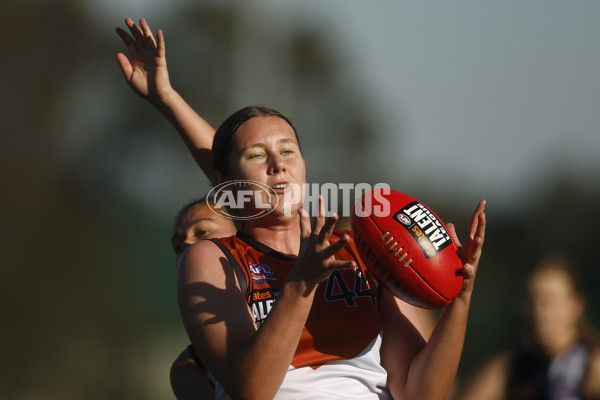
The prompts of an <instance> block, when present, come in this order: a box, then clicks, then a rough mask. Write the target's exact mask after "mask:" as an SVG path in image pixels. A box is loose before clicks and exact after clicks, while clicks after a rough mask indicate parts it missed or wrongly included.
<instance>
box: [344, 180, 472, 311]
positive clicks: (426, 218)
mask: <svg viewBox="0 0 600 400" xmlns="http://www.w3.org/2000/svg"><path fill="white" fill-rule="evenodd" d="M352 231H353V234H354V242H355V244H356V247H357V248H358V250H359V252H360V255H361V258H362V261H363V262H364V264H365V265H366V268H367V274H368V273H369V272H370V273H371V274H372V275H373V276H374V277H375V278H376V279H377V281H378V282H379V283H381V284H383V285H384V286H385V287H386V288H387V289H388V290H390V291H391V292H392V293H393V294H394V295H395V296H396V297H398V298H400V299H402V300H404V301H406V302H407V303H410V304H412V305H415V306H418V307H422V308H440V307H445V306H446V305H448V304H449V303H450V302H452V300H453V299H454V298H455V297H456V296H458V294H459V293H460V290H461V287H462V281H463V278H462V273H461V271H462V262H461V260H460V257H459V255H458V248H457V247H456V244H455V243H454V241H453V240H452V238H451V237H450V234H449V232H448V230H447V229H446V226H445V225H444V223H443V222H442V220H441V219H440V218H439V217H438V216H437V215H436V214H435V213H434V212H433V211H432V210H431V209H430V208H429V207H427V206H426V205H424V204H423V203H421V202H419V201H418V200H416V199H414V198H412V197H410V196H408V195H406V194H404V193H400V192H397V191H394V190H391V189H385V188H384V189H374V190H371V191H369V192H367V193H365V194H364V195H363V196H362V197H361V198H360V200H358V201H357V202H356V204H355V205H354V210H353V212H352Z"/></svg>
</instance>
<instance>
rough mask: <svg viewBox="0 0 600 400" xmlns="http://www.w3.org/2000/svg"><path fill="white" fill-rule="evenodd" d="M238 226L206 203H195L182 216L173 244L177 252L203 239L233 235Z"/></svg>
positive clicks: (174, 234)
mask: <svg viewBox="0 0 600 400" xmlns="http://www.w3.org/2000/svg"><path fill="white" fill-rule="evenodd" d="M235 231H236V228H235V225H234V224H233V221H232V220H231V219H228V218H225V217H222V216H221V215H218V214H217V213H215V212H214V211H213V210H211V209H210V207H208V205H207V204H206V203H201V204H196V205H193V206H192V207H191V208H190V209H189V210H187V211H186V212H185V214H183V215H182V216H181V221H180V223H179V225H178V226H177V227H175V230H174V232H173V236H172V238H171V245H172V247H173V250H174V251H175V254H177V255H179V254H181V253H182V252H183V251H184V250H185V249H186V248H187V247H188V246H190V245H192V244H194V243H196V242H197V241H198V240H201V239H209V238H220V237H227V236H232V235H234V234H235Z"/></svg>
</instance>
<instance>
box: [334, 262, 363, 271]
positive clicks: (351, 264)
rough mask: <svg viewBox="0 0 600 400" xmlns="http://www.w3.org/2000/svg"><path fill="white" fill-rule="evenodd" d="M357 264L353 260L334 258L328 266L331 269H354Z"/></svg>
mask: <svg viewBox="0 0 600 400" xmlns="http://www.w3.org/2000/svg"><path fill="white" fill-rule="evenodd" d="M356 267H357V265H356V262H354V261H342V260H334V261H332V262H331V263H329V265H328V268H329V269H331V270H337V269H356Z"/></svg>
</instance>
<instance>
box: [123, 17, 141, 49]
mask: <svg viewBox="0 0 600 400" xmlns="http://www.w3.org/2000/svg"><path fill="white" fill-rule="evenodd" d="M125 24H126V25H127V27H128V28H129V31H130V32H131V34H132V35H133V37H134V38H135V40H136V43H137V45H138V46H142V45H143V44H144V34H143V32H142V30H141V29H140V27H139V26H137V24H136V23H135V22H134V21H133V20H132V19H131V18H129V17H128V18H126V19H125Z"/></svg>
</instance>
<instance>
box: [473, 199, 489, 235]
mask: <svg viewBox="0 0 600 400" xmlns="http://www.w3.org/2000/svg"><path fill="white" fill-rule="evenodd" d="M485 204H486V201H485V199H484V200H481V201H480V202H479V204H477V208H475V212H473V217H472V218H471V223H470V224H469V237H470V238H474V237H475V234H476V233H477V225H478V224H479V215H480V214H481V213H483V212H484V211H485Z"/></svg>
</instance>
